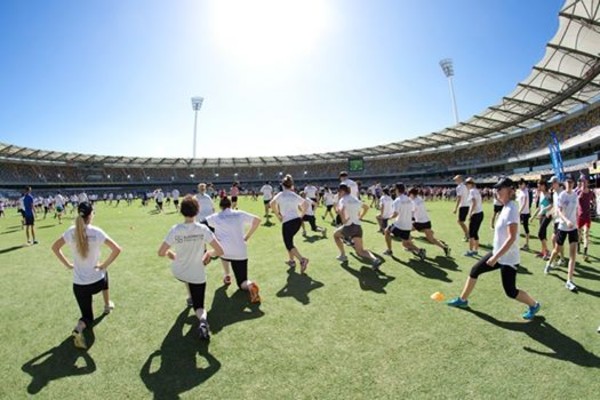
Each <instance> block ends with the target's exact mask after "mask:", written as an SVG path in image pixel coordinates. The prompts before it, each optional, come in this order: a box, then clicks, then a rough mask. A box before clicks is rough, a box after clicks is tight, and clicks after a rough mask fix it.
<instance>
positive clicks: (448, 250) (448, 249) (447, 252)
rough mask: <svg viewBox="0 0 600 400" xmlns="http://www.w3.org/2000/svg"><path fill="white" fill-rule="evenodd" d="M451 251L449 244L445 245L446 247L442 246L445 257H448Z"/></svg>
mask: <svg viewBox="0 0 600 400" xmlns="http://www.w3.org/2000/svg"><path fill="white" fill-rule="evenodd" d="M451 251H452V249H451V248H450V246H448V245H446V247H444V254H445V255H446V257H450V252H451Z"/></svg>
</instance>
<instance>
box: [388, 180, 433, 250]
mask: <svg viewBox="0 0 600 400" xmlns="http://www.w3.org/2000/svg"><path fill="white" fill-rule="evenodd" d="M394 190H395V191H396V199H395V200H394V203H393V208H394V214H392V217H391V218H392V219H393V218H395V219H396V220H395V221H394V222H393V223H392V225H390V226H388V227H387V229H386V230H385V244H386V247H387V249H386V250H385V251H384V252H383V254H385V255H386V256H391V255H393V252H392V236H393V237H397V238H400V240H402V246H404V248H405V249H407V250H409V251H410V252H412V253H413V254H414V255H415V256H417V257H419V258H420V259H421V261H424V260H425V256H426V252H425V249H420V248H418V247H417V246H415V244H414V243H413V241H412V239H411V238H410V231H411V230H412V213H413V204H412V201H411V200H410V199H409V198H408V196H407V195H406V194H405V192H406V186H404V184H403V183H396V184H395V185H394Z"/></svg>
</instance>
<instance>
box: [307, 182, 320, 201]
mask: <svg viewBox="0 0 600 400" xmlns="http://www.w3.org/2000/svg"><path fill="white" fill-rule="evenodd" d="M318 191H319V189H317V188H316V187H315V186H313V185H307V186H305V187H304V194H305V195H306V197H308V198H309V199H316V198H317V192H318Z"/></svg>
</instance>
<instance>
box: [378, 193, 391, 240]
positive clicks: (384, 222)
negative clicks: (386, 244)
mask: <svg viewBox="0 0 600 400" xmlns="http://www.w3.org/2000/svg"><path fill="white" fill-rule="evenodd" d="M382 193H383V194H382V195H381V197H380V198H379V205H378V208H379V215H377V216H375V219H377V223H378V224H379V231H378V232H379V233H385V230H386V228H387V227H388V221H389V219H390V218H392V215H394V206H393V204H394V200H392V198H391V196H390V190H389V189H388V188H385V189H383V191H382Z"/></svg>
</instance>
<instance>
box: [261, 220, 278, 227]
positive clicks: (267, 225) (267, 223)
mask: <svg viewBox="0 0 600 400" xmlns="http://www.w3.org/2000/svg"><path fill="white" fill-rule="evenodd" d="M274 225H275V223H274V222H271V220H270V219H267V220H266V221H265V223H264V224H262V226H266V227H267V228H268V227H271V226H274Z"/></svg>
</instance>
